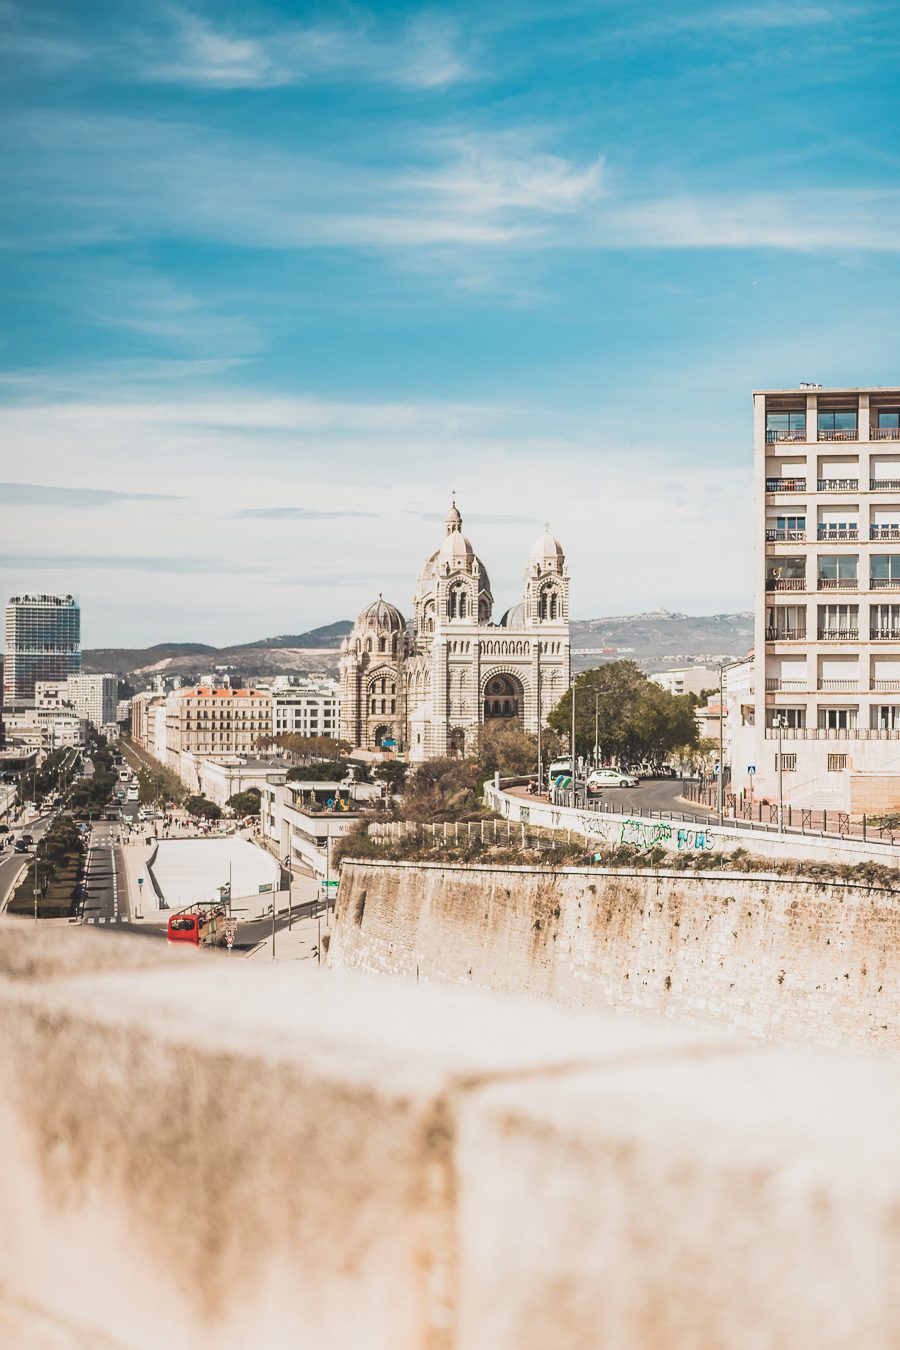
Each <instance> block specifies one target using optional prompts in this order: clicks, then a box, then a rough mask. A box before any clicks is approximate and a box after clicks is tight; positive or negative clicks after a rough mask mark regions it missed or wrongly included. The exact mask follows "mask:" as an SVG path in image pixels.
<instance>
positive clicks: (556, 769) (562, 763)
mask: <svg viewBox="0 0 900 1350" xmlns="http://www.w3.org/2000/svg"><path fill="white" fill-rule="evenodd" d="M571 772H572V761H571V760H570V759H555V760H554V761H553V763H552V764H551V765H550V768H549V769H548V770H547V774H548V776H549V778H550V782H551V783H552V782H553V780H554V778H559V777H560V775H561V774H566V773H567V774H570V773H571Z"/></svg>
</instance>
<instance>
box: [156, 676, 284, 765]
mask: <svg viewBox="0 0 900 1350" xmlns="http://www.w3.org/2000/svg"><path fill="white" fill-rule="evenodd" d="M165 726H166V763H167V764H168V765H169V766H170V768H173V769H174V770H175V771H176V772H178V771H179V766H180V763H181V755H182V754H189V755H248V754H250V755H252V754H254V753H255V752H256V751H257V750H258V749H259V747H260V744H261V743H262V740H261V738H263V739H264V738H265V737H268V736H271V734H272V695H271V694H269V693H267V692H265V691H263V690H260V689H213V688H210V687H209V686H208V685H198V686H197V687H196V688H188V689H177V690H175V691H174V692H173V693H171V694H169V696H168V698H167V699H166V717H165Z"/></svg>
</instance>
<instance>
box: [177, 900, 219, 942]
mask: <svg viewBox="0 0 900 1350" xmlns="http://www.w3.org/2000/svg"><path fill="white" fill-rule="evenodd" d="M225 917H226V915H225V911H224V909H222V908H220V907H217V908H215V909H201V910H187V909H183V910H181V912H180V913H178V914H170V915H169V922H168V924H167V925H166V936H167V937H168V939H169V941H170V942H190V943H191V944H192V945H193V946H194V947H224V946H225V945H226V941H227V938H226V926H225Z"/></svg>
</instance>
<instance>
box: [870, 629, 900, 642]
mask: <svg viewBox="0 0 900 1350" xmlns="http://www.w3.org/2000/svg"><path fill="white" fill-rule="evenodd" d="M869 641H870V642H900V628H870V629H869Z"/></svg>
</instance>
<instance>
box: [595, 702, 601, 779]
mask: <svg viewBox="0 0 900 1350" xmlns="http://www.w3.org/2000/svg"><path fill="white" fill-rule="evenodd" d="M599 767H600V695H599V694H597V693H595V694H594V768H595V769H599Z"/></svg>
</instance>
